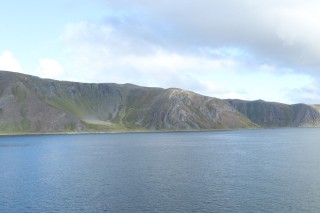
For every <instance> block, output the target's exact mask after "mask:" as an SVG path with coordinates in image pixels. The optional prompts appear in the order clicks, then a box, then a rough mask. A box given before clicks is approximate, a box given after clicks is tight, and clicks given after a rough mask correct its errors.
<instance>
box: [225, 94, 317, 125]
mask: <svg viewBox="0 0 320 213" xmlns="http://www.w3.org/2000/svg"><path fill="white" fill-rule="evenodd" d="M227 101H228V102H229V103H230V104H231V106H232V107H234V108H235V109H236V110H238V111H239V112H240V113H242V114H243V115H244V116H246V117H248V118H249V119H250V120H251V121H253V122H254V123H256V124H258V125H260V126H262V127H312V126H319V124H320V113H319V111H317V110H316V109H315V107H312V106H309V105H306V104H294V105H287V104H281V103H274V102H265V101H262V100H258V101H243V100H231V99H229V100H227Z"/></svg>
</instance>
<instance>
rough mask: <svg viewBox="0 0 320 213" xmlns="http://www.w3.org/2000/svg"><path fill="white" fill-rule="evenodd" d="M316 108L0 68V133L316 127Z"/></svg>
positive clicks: (319, 121) (318, 116)
mask: <svg viewBox="0 0 320 213" xmlns="http://www.w3.org/2000/svg"><path fill="white" fill-rule="evenodd" d="M319 109H320V107H319V106H309V105H305V104H296V105H286V104H280V103H271V102H264V101H242V100H221V99H217V98H213V97H207V96H203V95H199V94H196V93H194V92H190V91H185V90H181V89H176V88H171V89H161V88H149V87H140V86H136V85H132V84H123V85H121V84H112V83H106V84H87V83H76V82H65V81H55V80H49V79H41V78H38V77H34V76H30V75H24V74H20V73H14V72H5V71H0V133H3V134H15V133H56V132H110V131H112V132H114V131H158V130H159V131H161V130H166V131H167V130H211V129H243V128H260V127H310V126H320V113H319Z"/></svg>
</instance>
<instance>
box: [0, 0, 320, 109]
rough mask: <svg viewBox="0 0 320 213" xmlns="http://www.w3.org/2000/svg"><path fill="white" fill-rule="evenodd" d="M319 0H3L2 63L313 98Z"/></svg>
mask: <svg viewBox="0 0 320 213" xmlns="http://www.w3.org/2000/svg"><path fill="white" fill-rule="evenodd" d="M319 11H320V1H319V0H309V1H305V0H224V1H221V0H175V1H169V0H162V1H150V0H130V1H129V0H90V1H87V0H86V1H85V0H77V1H75V0H54V1H53V0H52V1H51V0H47V1H39V0H33V1H29V0H26V1H18V0H11V1H3V2H2V3H1V13H0V70H7V71H15V72H20V73H25V74H30V75H35V76H39V77H42V78H51V79H56V80H67V81H77V82H88V83H109V82H110V83H111V82H112V83H121V84H122V83H133V84H137V85H140V86H149V87H162V88H172V87H174V88H181V89H185V90H191V91H194V92H197V93H200V94H203V95H208V96H211V97H217V98H237V99H245V100H257V99H263V100H266V101H276V102H282V103H288V104H293V103H307V104H320V40H319V38H320V24H319V20H320V13H319Z"/></svg>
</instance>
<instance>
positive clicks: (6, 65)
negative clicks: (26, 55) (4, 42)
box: [0, 51, 22, 72]
mask: <svg viewBox="0 0 320 213" xmlns="http://www.w3.org/2000/svg"><path fill="white" fill-rule="evenodd" d="M0 70H5V71H14V72H21V71H22V69H21V66H20V63H19V61H18V60H17V59H16V58H15V57H14V56H13V54H12V53H11V52H10V51H4V52H3V53H2V54H1V55H0Z"/></svg>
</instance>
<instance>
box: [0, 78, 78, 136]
mask: <svg viewBox="0 0 320 213" xmlns="http://www.w3.org/2000/svg"><path fill="white" fill-rule="evenodd" d="M82 129H83V125H82V123H81V121H80V120H79V119H78V118H76V117H75V116H73V115H70V114H67V113H65V112H64V111H63V110H60V109H58V108H54V107H52V106H50V105H49V104H47V103H45V102H43V101H41V100H40V99H39V98H38V96H37V95H35V94H34V93H33V91H30V89H29V88H28V87H26V86H25V85H24V84H23V83H22V82H21V81H20V79H19V78H17V76H16V75H15V74H13V73H7V72H0V132H2V133H30V132H37V133H38V132H61V131H67V130H75V131H81V130H82Z"/></svg>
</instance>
